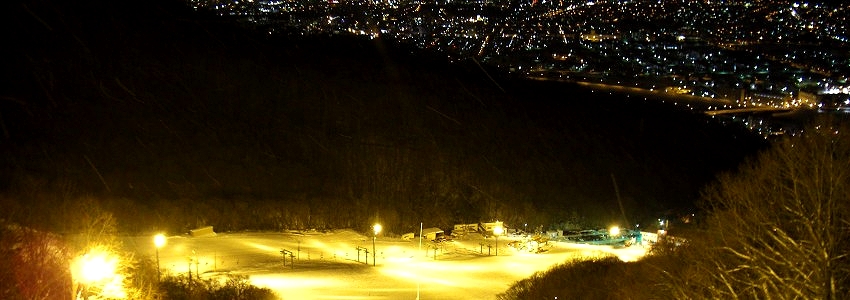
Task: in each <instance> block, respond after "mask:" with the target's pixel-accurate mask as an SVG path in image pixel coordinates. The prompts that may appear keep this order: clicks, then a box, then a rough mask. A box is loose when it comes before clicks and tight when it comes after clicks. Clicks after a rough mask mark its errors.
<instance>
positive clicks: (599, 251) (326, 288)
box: [125, 231, 644, 299]
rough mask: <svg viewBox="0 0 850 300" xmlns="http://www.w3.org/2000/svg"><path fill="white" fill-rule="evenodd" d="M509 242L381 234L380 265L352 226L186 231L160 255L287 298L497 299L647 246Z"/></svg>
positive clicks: (139, 242) (180, 267) (170, 264)
mask: <svg viewBox="0 0 850 300" xmlns="http://www.w3.org/2000/svg"><path fill="white" fill-rule="evenodd" d="M510 240H512V239H510V238H507V237H502V238H500V240H499V246H500V247H499V255H500V256H498V257H496V256H487V246H486V245H487V244H490V245H494V244H495V240H493V239H483V238H480V237H477V238H476V237H473V238H470V239H467V240H461V241H454V242H450V243H448V244H446V246H445V247H444V249H442V250H441V251H438V252H437V257H436V260H435V259H434V256H433V253H434V250H433V249H431V250H430V251H429V252H428V256H427V257H426V256H425V251H426V250H427V248H428V247H427V246H426V245H425V244H423V248H422V250H419V243H418V241H403V240H401V239H396V238H384V237H379V238H378V239H377V241H376V245H375V246H376V249H377V251H378V253H379V254H378V261H377V266H375V267H373V266H372V263H373V262H372V258H371V254H370V258H369V264H368V265H366V264H365V263H364V262H365V258H364V257H365V254H364V253H363V252H362V251H361V252H360V259H359V262H358V253H357V250H356V249H357V247H364V248H366V249H368V250H369V251H370V252H371V251H372V250H371V249H372V241H371V237H364V236H362V235H359V234H357V233H354V232H352V231H337V232H334V233H328V234H322V233H312V234H295V233H238V234H218V235H217V236H212V237H199V238H191V237H182V236H181V237H170V238H169V239H168V244H167V245H165V246H164V247H163V248H162V249H161V250H160V260H161V265H162V267H163V268H164V269H167V270H168V271H169V272H170V273H172V274H186V273H187V272H189V269H190V262H191V272H192V274H193V276H196V275H195V274H197V272H200V273H201V275H202V277H204V278H209V277H214V276H217V275H220V274H223V273H226V272H232V273H235V274H246V275H249V276H250V278H251V281H252V282H253V283H254V284H255V285H258V286H264V287H269V288H271V289H273V290H275V291H276V292H277V293H278V294H279V295H280V296H281V297H283V298H284V299H417V297H419V299H495V297H496V295H497V294H499V293H502V292H504V291H505V290H506V289H507V288H508V287H509V286H510V285H511V284H512V283H513V282H515V281H517V280H520V279H523V278H526V277H528V276H530V275H532V274H534V272H537V271H545V270H547V269H548V268H550V267H551V266H553V265H556V264H559V263H562V262H564V261H566V260H568V259H571V258H574V257H592V256H599V255H604V254H605V253H606V252H607V253H611V254H615V255H618V256H620V257H621V258H622V259H624V260H635V259H637V258H639V257H640V256H642V255H643V254H644V249H643V248H640V247H630V248H623V249H613V248H611V247H609V246H588V245H575V244H566V243H551V245H552V246H551V247H550V248H549V250H548V251H547V252H544V253H542V254H531V253H523V252H517V251H516V250H514V249H513V248H509V247H507V246H506V244H507V242H508V241H510ZM125 243H126V244H127V247H128V248H130V250H133V251H136V253H137V254H138V255H150V257H153V256H154V253H155V249H154V246H153V243H152V240H151V239H150V238H135V239H131V240H128V241H127V242H125ZM481 243H484V244H485V245H484V246H482V245H481ZM299 246H300V254H299V251H298V249H299ZM281 249H287V250H290V251H293V253H294V255H296V256H300V259H298V258H295V259H294V263H295V265H294V267H293V266H292V263H291V260H292V259H288V260H287V262H286V267H284V262H283V258H282V255H281V253H280V251H281ZM482 249H483V254H482V253H480V252H481V251H482ZM491 250H492V252H495V249H491ZM193 251H194V254H193ZM195 261H197V262H199V263H197V264H196V263H194V262H195Z"/></svg>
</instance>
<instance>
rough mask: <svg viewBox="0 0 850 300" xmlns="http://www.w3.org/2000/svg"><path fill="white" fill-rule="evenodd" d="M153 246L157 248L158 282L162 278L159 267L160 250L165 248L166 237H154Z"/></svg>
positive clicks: (159, 235) (158, 235)
mask: <svg viewBox="0 0 850 300" xmlns="http://www.w3.org/2000/svg"><path fill="white" fill-rule="evenodd" d="M153 245H154V246H156V278H157V280H158V279H159V278H160V276H161V275H160V267H159V248H162V246H165V235H163V234H162V233H160V234H157V235H155V236H154V237H153Z"/></svg>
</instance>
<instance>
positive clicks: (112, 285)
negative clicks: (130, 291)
mask: <svg viewBox="0 0 850 300" xmlns="http://www.w3.org/2000/svg"><path fill="white" fill-rule="evenodd" d="M119 263H120V259H119V258H118V256H116V255H114V254H112V253H110V252H109V251H107V250H104V249H93V250H91V251H89V253H86V254H85V255H82V256H79V257H77V258H75V259H74V261H73V262H71V276H72V277H73V278H74V281H75V282H78V283H81V284H83V285H85V286H86V288H87V290H88V291H89V292H93V293H96V295H99V296H100V297H102V298H114V299H121V298H126V296H127V294H126V292H125V291H124V284H123V279H124V276H122V275H120V274H117V271H118V266H119Z"/></svg>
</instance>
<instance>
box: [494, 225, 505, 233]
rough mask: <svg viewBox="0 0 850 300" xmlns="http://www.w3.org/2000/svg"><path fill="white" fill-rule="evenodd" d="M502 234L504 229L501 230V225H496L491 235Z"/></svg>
mask: <svg viewBox="0 0 850 300" xmlns="http://www.w3.org/2000/svg"><path fill="white" fill-rule="evenodd" d="M502 233H505V229H504V228H502V226H501V225H497V226H496V227H493V234H495V235H502Z"/></svg>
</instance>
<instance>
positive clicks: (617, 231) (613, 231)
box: [608, 226, 620, 237]
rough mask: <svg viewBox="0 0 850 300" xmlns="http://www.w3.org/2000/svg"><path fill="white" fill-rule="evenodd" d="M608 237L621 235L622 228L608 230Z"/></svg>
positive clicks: (613, 227)
mask: <svg viewBox="0 0 850 300" xmlns="http://www.w3.org/2000/svg"><path fill="white" fill-rule="evenodd" d="M608 235H610V236H612V237H614V236H618V235H620V227H617V226H611V229H608Z"/></svg>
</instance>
